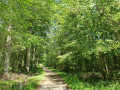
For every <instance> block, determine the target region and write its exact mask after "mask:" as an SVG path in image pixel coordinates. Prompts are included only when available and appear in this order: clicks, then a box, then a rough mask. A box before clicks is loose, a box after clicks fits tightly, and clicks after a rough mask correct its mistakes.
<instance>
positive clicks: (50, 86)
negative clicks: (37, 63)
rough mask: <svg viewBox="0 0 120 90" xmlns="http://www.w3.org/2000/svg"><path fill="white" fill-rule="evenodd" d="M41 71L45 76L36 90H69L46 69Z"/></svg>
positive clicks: (60, 79)
mask: <svg viewBox="0 0 120 90" xmlns="http://www.w3.org/2000/svg"><path fill="white" fill-rule="evenodd" d="M43 70H44V71H45V72H46V76H45V79H44V80H43V81H42V82H41V84H40V87H39V88H38V89H37V90H71V89H70V88H69V87H68V85H67V84H66V83H65V82H64V80H63V79H62V78H60V77H59V76H58V75H57V74H56V73H55V72H53V71H51V70H50V69H47V68H46V67H43Z"/></svg>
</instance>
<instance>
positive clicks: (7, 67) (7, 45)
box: [4, 25, 12, 79]
mask: <svg viewBox="0 0 120 90" xmlns="http://www.w3.org/2000/svg"><path fill="white" fill-rule="evenodd" d="M11 29H12V26H11V25H9V26H8V33H10V32H11ZM10 45H11V36H10V35H8V36H7V42H6V53H5V67H4V77H5V78H6V79H8V78H9V62H10Z"/></svg>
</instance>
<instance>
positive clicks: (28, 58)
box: [26, 47, 31, 72]
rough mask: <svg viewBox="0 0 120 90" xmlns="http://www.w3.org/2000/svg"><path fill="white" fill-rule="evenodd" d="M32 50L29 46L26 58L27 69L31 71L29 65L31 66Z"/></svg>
mask: <svg viewBox="0 0 120 90" xmlns="http://www.w3.org/2000/svg"><path fill="white" fill-rule="evenodd" d="M30 51H31V48H30V47H28V48H27V60H26V71H27V72H29V66H30Z"/></svg>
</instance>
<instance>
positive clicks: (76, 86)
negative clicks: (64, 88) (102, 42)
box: [48, 67, 120, 90]
mask: <svg viewBox="0 0 120 90" xmlns="http://www.w3.org/2000/svg"><path fill="white" fill-rule="evenodd" d="M48 68H49V67H48ZM49 69H51V70H52V71H54V72H56V73H57V74H58V75H59V76H60V77H62V78H63V79H64V80H65V82H66V83H67V84H68V86H69V87H70V88H71V89H72V90H120V84H119V83H114V81H108V80H103V79H94V78H89V79H84V78H80V76H81V74H71V73H65V72H60V71H59V70H56V69H52V68H49Z"/></svg>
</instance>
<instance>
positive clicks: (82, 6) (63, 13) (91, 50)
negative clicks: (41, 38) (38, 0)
mask: <svg viewBox="0 0 120 90" xmlns="http://www.w3.org/2000/svg"><path fill="white" fill-rule="evenodd" d="M56 7H58V8H57V9H56V11H57V13H56V14H55V15H54V27H53V30H52V31H51V33H50V34H49V35H50V36H49V39H48V41H49V43H48V42H47V43H46V53H45V54H44V57H43V58H44V61H45V64H46V65H48V66H53V67H55V68H58V69H60V70H63V71H72V72H77V73H78V72H100V73H101V75H102V76H103V77H104V78H105V79H106V78H108V77H109V76H113V74H112V73H116V75H119V69H120V1H119V0H70V1H67V0H63V1H61V2H59V3H58V4H57V6H56Z"/></svg>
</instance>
